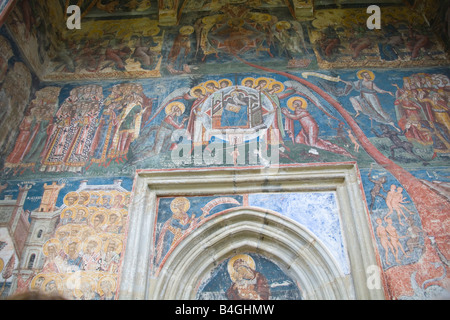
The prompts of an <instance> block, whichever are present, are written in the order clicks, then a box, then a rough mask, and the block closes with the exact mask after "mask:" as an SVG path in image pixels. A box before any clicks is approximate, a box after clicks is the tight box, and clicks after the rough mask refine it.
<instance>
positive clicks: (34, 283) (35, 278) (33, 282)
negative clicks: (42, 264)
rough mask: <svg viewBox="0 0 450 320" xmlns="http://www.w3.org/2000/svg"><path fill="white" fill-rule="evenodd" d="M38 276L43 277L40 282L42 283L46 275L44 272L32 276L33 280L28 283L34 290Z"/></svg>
mask: <svg viewBox="0 0 450 320" xmlns="http://www.w3.org/2000/svg"><path fill="white" fill-rule="evenodd" d="M40 278H44V281H43V282H42V284H44V282H45V279H46V275H44V274H41V273H40V274H38V275H36V276H35V277H34V278H33V280H31V283H30V288H31V290H34V289H35V288H36V280H37V279H40ZM42 287H43V286H42V285H41V288H42Z"/></svg>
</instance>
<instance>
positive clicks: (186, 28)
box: [180, 26, 194, 36]
mask: <svg viewBox="0 0 450 320" xmlns="http://www.w3.org/2000/svg"><path fill="white" fill-rule="evenodd" d="M193 32H194V27H193V26H184V27H181V28H180V33H181V34H182V35H184V36H188V35H190V34H192V33H193Z"/></svg>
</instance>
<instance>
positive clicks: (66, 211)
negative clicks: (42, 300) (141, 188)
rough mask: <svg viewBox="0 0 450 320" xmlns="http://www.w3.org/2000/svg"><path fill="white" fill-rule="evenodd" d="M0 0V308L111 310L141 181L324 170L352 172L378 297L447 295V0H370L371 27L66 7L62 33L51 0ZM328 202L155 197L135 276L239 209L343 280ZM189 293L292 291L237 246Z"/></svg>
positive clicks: (290, 283) (319, 198) (235, 9)
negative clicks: (288, 228) (71, 11)
mask: <svg viewBox="0 0 450 320" xmlns="http://www.w3.org/2000/svg"><path fill="white" fill-rule="evenodd" d="M10 2H12V1H0V12H2V8H6V6H8V12H9V14H8V17H7V18H4V17H3V16H2V15H0V21H3V20H4V21H5V22H4V24H3V25H2V26H1V28H0V158H1V161H0V166H1V167H0V171H1V172H0V281H1V284H0V292H1V296H2V297H6V296H8V295H13V294H17V293H21V292H25V291H27V290H36V291H39V290H42V291H44V292H47V293H51V292H53V293H55V292H57V293H58V294H61V295H64V296H65V297H67V298H69V299H85V300H92V299H117V298H118V297H119V295H120V290H119V288H120V274H121V271H122V269H121V267H122V265H121V263H122V261H123V257H124V253H125V251H126V249H127V248H126V243H127V242H126V239H127V223H128V219H129V218H130V217H129V215H132V212H128V207H129V205H130V204H131V203H132V199H133V197H137V196H139V195H135V194H134V193H133V179H134V178H135V176H136V173H137V172H139V170H144V169H155V170H173V169H178V168H182V169H185V170H190V169H192V170H194V169H199V168H200V169H205V170H206V169H208V168H223V167H226V168H241V167H253V166H256V167H270V166H273V165H293V166H308V165H311V164H314V165H318V164H321V163H352V164H353V163H355V164H356V165H357V167H358V170H359V174H360V185H361V188H362V190H363V192H364V195H365V199H364V201H365V203H366V205H367V214H368V218H369V221H370V228H371V230H372V237H373V239H372V240H373V243H374V246H375V247H376V251H377V258H378V263H379V267H380V269H381V270H382V278H383V289H384V291H385V297H386V299H425V298H433V297H439V296H442V295H443V294H445V292H446V290H447V289H449V288H450V277H449V271H450V270H449V262H448V259H449V255H450V247H449V235H450V229H449V228H450V220H449V212H450V202H449V198H450V168H449V166H448V165H449V159H450V110H449V108H450V103H449V102H450V69H449V60H448V59H449V58H448V48H449V46H448V43H449V42H448V39H449V33H448V32H449V30H448V14H447V16H446V17H445V16H444V15H442V14H441V13H443V12H444V11H445V10H440V13H439V14H437V13H432V12H434V11H432V7H433V6H434V7H435V8H438V7H439V8H447V7H448V1H434V4H428V5H427V4H426V3H424V2H423V1H420V0H417V1H408V2H409V3H412V2H414V3H415V4H414V5H413V6H412V7H409V6H405V5H398V4H395V5H394V4H392V6H388V5H387V6H386V7H383V8H382V10H386V11H389V13H388V14H385V15H384V16H383V19H384V20H383V27H382V28H381V29H379V30H369V29H367V27H366V25H365V22H366V20H367V17H368V15H367V12H366V11H365V8H355V7H349V8H340V9H330V8H329V7H327V8H321V7H316V8H315V10H314V12H312V4H310V3H309V1H281V0H280V1H279V0H270V1H269V0H260V1H240V0H233V1H231V0H217V1H216V0H214V1H193V0H192V1H191V0H185V1H144V0H142V1H93V2H92V3H94V5H90V4H91V1H81V2H80V5H81V9H82V10H81V11H82V26H83V27H82V29H80V30H76V29H75V30H68V29H67V27H66V18H67V16H65V14H64V12H65V9H66V7H65V6H66V5H67V3H66V1H59V0H51V1H46V2H45V4H44V3H43V2H36V1H28V0H18V1H16V3H15V6H13V7H11V8H12V9H11V8H9V5H10ZM393 2H395V1H393ZM431 2H433V1H430V3H431ZM446 4H447V7H445V5H446ZM418 12H423V13H425V18H424V16H423V15H421V14H419V13H418ZM447 12H448V11H447ZM5 14H6V11H5ZM426 18H427V19H426ZM445 19H447V20H445ZM444 25H445V26H446V27H445V28H444V29H445V30H443V29H442V28H441V29H438V26H441V27H442V26H444ZM193 172H194V171H193ZM194 174H195V173H194ZM336 202H337V199H336V197H335V194H333V193H326V192H325V193H320V192H318V193H317V192H305V193H300V192H298V193H277V192H273V193H266V194H262V193H251V192H247V193H243V194H215V195H214V194H207V193H205V194H204V195H196V196H192V195H189V193H188V192H187V194H186V195H180V194H178V195H173V196H172V195H167V196H164V197H159V198H158V199H157V206H156V209H157V210H156V212H155V217H154V220H155V230H154V233H153V235H154V237H153V239H152V242H151V243H152V250H153V251H152V252H153V253H154V254H153V256H152V257H151V259H152V260H151V261H152V263H151V264H152V270H151V274H152V276H153V277H158V276H159V274H160V272H161V270H163V269H164V265H165V263H166V261H167V259H169V258H170V255H171V253H172V252H173V251H174V250H176V248H177V247H179V246H180V244H181V243H182V242H183V240H185V239H186V238H188V237H189V236H190V235H191V234H192V233H193V232H195V231H196V230H201V227H202V225H203V224H204V223H206V222H208V221H213V220H214V219H216V218H220V216H221V215H222V214H224V213H226V212H229V211H230V210H234V209H236V208H245V207H256V208H260V209H261V210H270V211H271V212H275V213H276V214H279V215H281V216H283V217H286V218H288V219H291V220H292V221H293V223H296V224H299V225H302V226H303V227H305V228H306V229H308V230H309V231H310V232H311V233H313V234H314V235H315V236H316V237H317V238H318V239H320V240H321V242H322V243H323V244H324V246H325V247H327V249H328V250H329V251H330V252H331V253H332V254H333V258H334V259H335V260H336V261H337V262H338V265H339V267H340V268H341V271H342V273H343V274H345V275H349V274H350V273H351V268H350V265H349V262H348V257H347V247H346V245H345V237H346V235H345V234H344V233H343V231H342V229H341V221H340V214H339V210H338V207H337V205H336ZM336 230H337V231H336ZM195 297H196V298H197V299H205V300H206V299H259V300H268V299H293V300H300V299H303V298H304V296H303V295H302V288H301V287H299V285H298V283H296V281H295V279H292V278H291V277H290V276H289V275H288V274H287V273H286V270H283V268H282V267H281V266H279V265H277V263H276V261H272V259H271V258H270V257H266V256H263V255H261V254H258V253H255V252H250V251H249V252H245V253H242V254H239V255H235V256H230V257H228V258H227V259H225V260H223V261H220V263H218V265H217V266H216V267H215V268H214V269H212V270H211V271H210V272H209V273H208V274H205V275H204V278H203V280H202V282H201V283H198V284H197V287H196V293H195Z"/></svg>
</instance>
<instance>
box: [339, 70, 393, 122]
mask: <svg viewBox="0 0 450 320" xmlns="http://www.w3.org/2000/svg"><path fill="white" fill-rule="evenodd" d="M357 76H358V80H357V81H354V82H348V81H344V80H341V81H343V82H344V83H346V84H347V88H346V92H348V93H349V92H350V91H351V90H356V91H359V93H360V95H359V96H356V97H350V102H351V103H352V106H353V108H354V109H355V111H356V115H355V118H357V117H358V116H359V115H360V114H361V113H363V114H365V115H367V116H368V117H369V118H370V119H371V120H375V121H377V122H381V123H384V124H388V125H391V126H393V127H394V128H395V129H396V130H397V131H399V129H398V128H397V127H396V126H395V124H394V122H393V121H392V119H391V117H390V116H389V115H388V114H387V113H386V112H385V111H384V110H383V108H382V107H381V103H380V100H379V99H378V96H377V94H378V93H386V94H389V95H391V96H394V94H393V93H392V92H389V91H386V90H383V89H380V88H379V87H378V86H377V85H376V84H375V83H374V82H373V80H374V79H375V75H374V73H373V72H372V71H369V70H360V71H359V72H358V74H357Z"/></svg>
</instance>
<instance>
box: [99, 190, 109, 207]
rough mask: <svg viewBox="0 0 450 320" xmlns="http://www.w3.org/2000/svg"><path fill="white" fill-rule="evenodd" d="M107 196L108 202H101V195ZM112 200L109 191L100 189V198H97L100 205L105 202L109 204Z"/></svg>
mask: <svg viewBox="0 0 450 320" xmlns="http://www.w3.org/2000/svg"><path fill="white" fill-rule="evenodd" d="M104 196H107V197H109V203H103V197H104ZM111 200H112V195H111V194H110V193H109V192H106V191H100V198H99V199H98V204H99V205H100V206H104V205H105V204H107V205H110V204H111Z"/></svg>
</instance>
